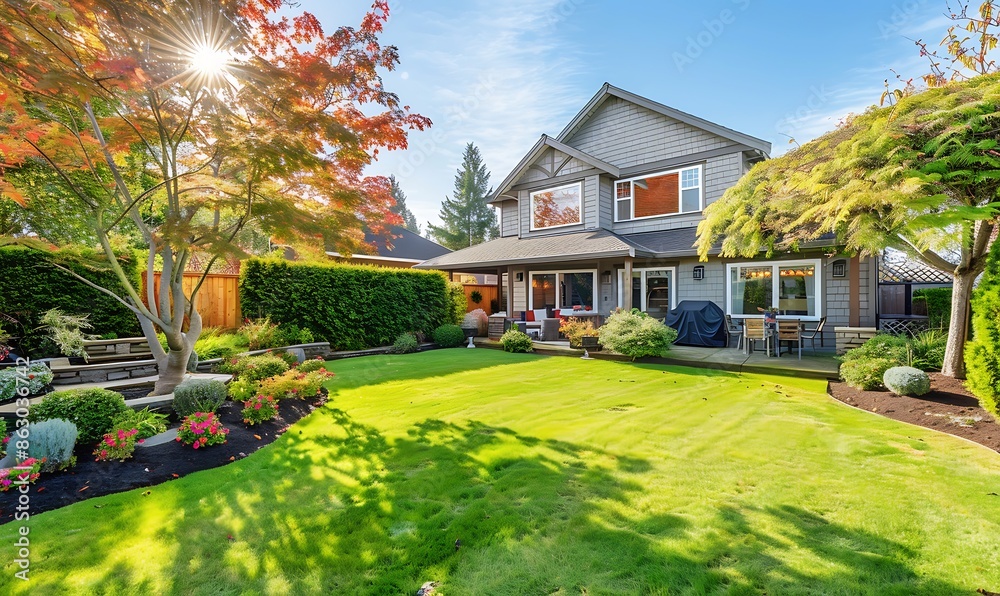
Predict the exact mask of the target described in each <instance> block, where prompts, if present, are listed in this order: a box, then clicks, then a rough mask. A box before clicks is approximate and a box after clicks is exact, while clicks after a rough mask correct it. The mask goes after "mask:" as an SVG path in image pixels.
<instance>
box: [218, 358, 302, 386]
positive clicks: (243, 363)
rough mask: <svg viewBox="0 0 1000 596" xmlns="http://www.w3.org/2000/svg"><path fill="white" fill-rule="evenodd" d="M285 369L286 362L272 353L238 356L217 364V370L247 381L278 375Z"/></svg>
mask: <svg viewBox="0 0 1000 596" xmlns="http://www.w3.org/2000/svg"><path fill="white" fill-rule="evenodd" d="M286 370H288V364H286V363H285V361H284V360H282V359H281V358H278V357H277V356H275V355H274V354H260V355H259V356H239V357H236V358H231V359H230V360H227V361H225V362H223V363H222V364H220V365H219V372H223V373H229V374H232V375H233V378H234V379H246V380H248V381H262V380H264V379H266V378H268V377H273V376H275V375H280V374H281V373H283V372H285V371H286Z"/></svg>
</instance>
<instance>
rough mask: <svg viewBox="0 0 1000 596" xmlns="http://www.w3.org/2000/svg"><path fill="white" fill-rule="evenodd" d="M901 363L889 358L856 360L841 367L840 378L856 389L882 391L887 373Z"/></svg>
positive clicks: (846, 362)
mask: <svg viewBox="0 0 1000 596" xmlns="http://www.w3.org/2000/svg"><path fill="white" fill-rule="evenodd" d="M898 364H899V363H898V362H896V361H894V360H890V359H889V358H855V359H853V360H845V361H844V363H843V364H841V365H840V378H841V379H843V380H844V382H845V383H847V384H848V385H850V386H851V387H854V388H855V389H863V390H865V391H875V390H878V389H882V387H883V385H882V376H883V375H885V371H887V370H889V369H890V368H892V367H894V366H897V365H898Z"/></svg>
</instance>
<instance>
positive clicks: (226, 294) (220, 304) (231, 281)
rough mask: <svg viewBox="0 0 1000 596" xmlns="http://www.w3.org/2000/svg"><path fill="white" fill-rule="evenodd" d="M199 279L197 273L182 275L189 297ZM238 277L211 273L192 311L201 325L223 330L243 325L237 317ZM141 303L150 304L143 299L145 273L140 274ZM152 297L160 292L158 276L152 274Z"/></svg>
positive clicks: (199, 275) (145, 298)
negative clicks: (197, 314)
mask: <svg viewBox="0 0 1000 596" xmlns="http://www.w3.org/2000/svg"><path fill="white" fill-rule="evenodd" d="M199 279H201V274H200V273H185V274H184V282H183V287H184V293H185V294H188V295H190V293H191V290H193V289H194V286H195V284H197V283H198V280H199ZM239 282H240V276H239V275H232V274H225V273H210V274H209V275H208V277H206V278H205V283H203V284H201V289H200V290H198V296H197V297H196V298H195V301H194V302H195V308H197V309H198V313H200V314H201V319H202V325H203V326H205V327H222V328H224V329H236V328H237V327H239V326H240V325H241V324H242V322H243V316H242V314H241V313H240V289H239ZM142 287H143V296H142V299H143V301H145V302H146V304H147V305H148V304H149V301H148V298H147V297H146V295H145V293H146V292H145V288H146V273H145V272H143V274H142ZM153 288H154V290H153V291H154V292H155V293H157V294H158V293H159V291H160V274H159V273H154V274H153Z"/></svg>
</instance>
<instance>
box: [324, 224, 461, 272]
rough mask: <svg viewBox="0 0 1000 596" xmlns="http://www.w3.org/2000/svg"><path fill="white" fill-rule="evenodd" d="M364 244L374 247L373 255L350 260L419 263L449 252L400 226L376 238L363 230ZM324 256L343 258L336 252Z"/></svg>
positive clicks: (358, 255) (369, 231) (352, 256)
mask: <svg viewBox="0 0 1000 596" xmlns="http://www.w3.org/2000/svg"><path fill="white" fill-rule="evenodd" d="M365 242H366V243H368V244H372V245H374V246H375V248H376V252H375V254H374V255H365V254H360V253H355V254H353V255H351V258H352V259H358V260H361V261H364V260H378V261H400V262H404V261H405V262H409V263H419V262H420V261H426V260H427V259H433V258H434V257H439V256H441V255H444V254H447V253H450V252H451V250H449V249H447V248H445V247H443V246H441V245H440V244H438V243H437V242H433V241H431V240H428V239H427V238H424V237H423V236H421V235H420V234H416V233H414V232H411V231H410V230H407V229H406V228H404V227H401V226H391V227H390V228H389V234H388V235H386V236H376V235H375V234H373V233H372V232H371V230H365ZM387 242H388V243H389V244H391V245H392V247H391V248H389V247H388V246H386V243H387ZM326 254H328V255H330V256H331V257H343V256H344V255H342V254H340V253H337V252H327V253H326Z"/></svg>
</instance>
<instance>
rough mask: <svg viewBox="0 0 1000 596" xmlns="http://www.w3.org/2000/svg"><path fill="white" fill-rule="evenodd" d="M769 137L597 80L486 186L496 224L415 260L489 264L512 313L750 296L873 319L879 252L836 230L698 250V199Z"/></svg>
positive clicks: (752, 305)
mask: <svg viewBox="0 0 1000 596" xmlns="http://www.w3.org/2000/svg"><path fill="white" fill-rule="evenodd" d="M770 151H771V144H770V143H769V142H767V141H764V140H761V139H758V138H755V137H752V136H749V135H746V134H743V133H740V132H737V131H735V130H731V129H729V128H725V127H723V126H719V125H718V124H714V123H712V122H709V121H707V120H703V119H701V118H698V117H696V116H692V115H690V114H686V113H684V112H681V111H679V110H675V109H673V108H670V107H668V106H665V105H662V104H659V103H656V102H654V101H650V100H648V99H646V98H644V97H640V96H638V95H635V94H632V93H629V92H627V91H624V90H622V89H618V88H615V87H613V86H611V85H608V84H605V85H604V86H603V87H602V88H601V90H600V92H598V93H597V95H595V96H594V98H593V99H591V100H590V102H589V103H587V105H586V106H584V108H583V109H582V110H581V111H580V112H579V114H577V115H576V117H575V118H573V120H572V121H571V122H570V123H569V124H568V125H567V126H566V128H564V129H563V131H562V132H561V133H559V135H558V136H556V137H549V136H547V135H542V137H541V139H539V141H538V142H537V143H535V146H534V147H532V148H531V150H530V151H529V152H528V154H527V155H525V156H524V158H523V159H522V160H521V161H520V163H518V164H517V167H516V168H514V170H513V171H512V172H511V173H510V174H509V175H508V176H507V177H506V178H505V179H504V180H503V182H502V183H501V184H500V186H499V187H498V188H497V189H496V191H495V193H494V195H493V196H492V199H491V202H492V203H493V204H494V205H497V206H498V207H499V210H500V214H501V237H500V238H498V239H496V240H492V241H490V242H486V243H484V244H480V245H478V246H473V247H470V248H466V249H462V250H459V251H456V252H453V253H449V254H446V255H442V256H440V257H437V258H433V259H430V260H428V261H425V262H423V263H421V264H420V265H418V267H420V268H425V269H440V270H444V271H448V272H467V273H493V274H498V275H499V279H500V282H499V283H500V285H501V288H500V292H501V296H502V297H503V300H502V301H501V302H502V304H503V308H504V309H505V310H506V311H507V313H508V314H509V315H510V316H513V317H518V316H519V314H520V313H523V312H526V311H532V310H537V309H541V308H547V309H549V311H550V315H551V311H552V310H563V311H565V310H568V309H572V308H573V307H574V306H576V307H582V308H584V309H590V310H591V311H596V312H598V313H600V314H602V315H608V314H610V313H611V312H612V311H613V310H614V309H615V308H617V307H624V308H632V307H636V308H640V309H642V310H644V311H646V312H648V313H650V314H651V315H653V316H655V317H658V318H662V317H664V316H665V315H666V313H667V311H668V310H670V309H672V308H674V307H675V306H676V305H677V304H678V303H679V302H680V301H683V300H711V301H713V302H715V303H716V304H718V305H719V306H720V307H721V308H722V309H723V310H724V311H725V312H726V313H727V314H730V315H732V317H733V318H734V319H739V318H744V317H759V316H761V315H760V313H759V311H758V307H775V308H777V309H779V314H781V315H787V316H794V317H795V318H798V319H801V320H803V321H819V320H820V318H822V317H827V318H828V322H827V327H826V329H827V330H830V334H829V335H828V337H830V338H832V327H833V326H835V325H853V326H858V325H874V323H875V307H876V305H875V300H874V298H873V296H874V292H875V289H876V281H875V274H876V271H875V265H874V261H871V260H859V259H852V258H846V257H841V256H837V255H836V253H837V249H836V247H835V246H832V244H828V245H820V244H816V245H810V246H808V247H803V248H802V250H801V251H800V252H798V253H794V254H789V255H784V256H782V257H780V258H774V259H770V260H768V259H764V258H763V257H762V258H760V259H757V260H752V261H747V260H745V259H722V258H719V257H718V256H717V255H718V252H717V251H716V252H715V256H712V257H711V258H710V259H709V261H708V262H699V260H698V257H697V254H696V251H695V248H694V247H693V244H694V241H695V233H696V228H697V225H698V222H699V221H701V219H702V210H703V209H704V208H705V207H706V206H707V205H709V204H711V203H712V202H713V201H715V200H717V199H718V198H719V197H721V196H722V194H723V193H724V192H725V191H726V189H727V188H729V187H730V186H732V185H733V184H734V183H735V182H736V181H737V180H738V179H739V178H740V177H741V176H742V175H743V174H744V173H745V172H747V171H748V170H749V168H750V167H751V166H752V165H753V164H754V163H756V162H758V161H760V160H763V159H767V158H768V154H769V153H770Z"/></svg>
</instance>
